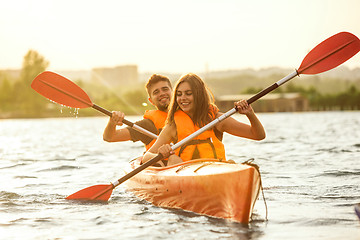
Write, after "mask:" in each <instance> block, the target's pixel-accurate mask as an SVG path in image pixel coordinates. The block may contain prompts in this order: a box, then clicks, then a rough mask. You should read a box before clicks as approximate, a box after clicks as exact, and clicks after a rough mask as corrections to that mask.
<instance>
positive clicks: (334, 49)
mask: <svg viewBox="0 0 360 240" xmlns="http://www.w3.org/2000/svg"><path fill="white" fill-rule="evenodd" d="M359 50H360V40H359V39H358V38H357V37H356V36H354V35H353V34H351V33H348V32H341V33H338V34H336V35H334V36H332V37H330V38H328V39H326V40H325V41H323V42H322V43H320V44H319V45H317V46H316V47H315V48H314V49H312V50H311V51H310V52H309V53H308V54H307V55H306V57H305V58H304V60H303V61H302V63H301V65H300V67H299V69H298V70H296V71H295V72H294V73H292V74H290V75H288V76H287V77H285V78H283V79H281V80H280V81H278V82H276V83H274V84H273V85H271V86H269V87H268V88H266V89H264V90H263V91H261V92H259V93H258V94H256V95H255V96H253V97H252V98H250V99H249V100H247V102H248V103H249V104H251V103H253V102H254V101H256V100H257V99H259V98H261V97H262V96H264V95H266V94H268V93H269V92H271V91H272V90H274V89H275V88H277V87H279V86H280V85H282V84H284V83H285V82H287V81H289V80H290V79H292V78H294V77H295V76H298V75H299V74H317V73H321V72H325V71H328V70H330V69H332V68H335V67H337V66H339V65H340V64H342V63H344V62H345V61H346V60H348V59H350V58H351V57H352V56H354V55H355V54H356V53H358V52H359ZM236 112H237V110H236V109H235V108H233V109H231V110H229V111H228V112H226V113H224V114H223V115H222V116H220V117H219V118H216V119H215V120H213V121H212V122H210V123H208V124H207V125H205V126H204V127H202V128H200V129H199V130H198V131H196V132H194V133H193V134H191V135H189V136H188V137H186V138H185V139H183V140H181V141H180V142H178V143H177V144H175V145H173V146H172V147H171V148H172V150H175V149H177V148H179V147H181V146H182V145H184V144H185V143H187V142H188V141H190V140H191V139H193V138H195V137H197V136H198V135H200V134H201V133H203V132H204V131H207V130H208V129H210V128H212V127H214V126H215V125H216V124H217V123H219V122H221V121H223V120H224V119H226V118H228V117H229V116H231V115H233V114H234V113H236ZM162 158H163V156H162V155H161V154H158V155H157V156H156V157H154V158H153V159H151V160H150V161H148V162H146V163H144V164H143V165H141V166H140V167H138V168H136V169H134V170H133V171H131V172H130V173H128V174H126V175H125V176H123V177H122V178H120V179H118V180H117V181H116V182H114V183H111V184H110V185H95V186H92V187H88V188H85V189H83V190H80V191H78V192H76V193H74V194H72V195H70V196H68V197H67V198H66V199H76V200H96V201H107V200H108V199H109V198H110V196H111V193H112V190H113V189H114V188H115V187H116V186H118V185H119V184H121V183H123V182H125V181H126V180H128V179H129V178H131V177H132V176H134V175H136V174H137V173H139V172H141V171H142V170H143V169H145V168H147V167H149V166H151V165H153V164H154V163H156V162H158V161H159V160H161V159H162Z"/></svg>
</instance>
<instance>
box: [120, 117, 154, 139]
mask: <svg viewBox="0 0 360 240" xmlns="http://www.w3.org/2000/svg"><path fill="white" fill-rule="evenodd" d="M135 124H136V125H138V126H139V127H142V128H144V129H146V130H148V131H150V132H152V133H154V134H157V135H158V134H159V133H158V132H157V129H156V127H155V124H154V123H153V122H152V121H151V120H149V119H142V120H140V121H137V122H135ZM126 129H127V130H128V131H129V135H130V139H131V140H132V141H133V142H136V141H141V142H142V143H144V144H145V145H147V144H149V143H150V142H151V141H152V140H153V138H152V137H149V136H147V135H145V134H143V133H141V132H139V131H137V130H135V129H133V128H131V127H127V128H126Z"/></svg>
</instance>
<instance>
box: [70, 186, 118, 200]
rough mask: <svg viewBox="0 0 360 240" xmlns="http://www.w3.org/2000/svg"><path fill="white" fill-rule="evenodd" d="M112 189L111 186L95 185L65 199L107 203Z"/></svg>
mask: <svg viewBox="0 0 360 240" xmlns="http://www.w3.org/2000/svg"><path fill="white" fill-rule="evenodd" d="M113 189H114V186H113V185H95V186H91V187H87V188H84V189H82V190H80V191H77V192H76V193H73V194H71V195H70V196H68V197H66V198H65V199H67V200H92V201H107V200H109V198H110V196H111V193H112V190H113Z"/></svg>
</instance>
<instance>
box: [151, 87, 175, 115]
mask: <svg viewBox="0 0 360 240" xmlns="http://www.w3.org/2000/svg"><path fill="white" fill-rule="evenodd" d="M171 90H172V89H171V88H170V86H169V84H168V83H167V82H166V81H160V82H157V83H155V84H154V85H152V86H151V88H150V98H149V101H150V102H151V104H152V105H154V106H155V107H157V109H159V110H161V111H164V112H167V107H168V106H169V104H170V98H171Z"/></svg>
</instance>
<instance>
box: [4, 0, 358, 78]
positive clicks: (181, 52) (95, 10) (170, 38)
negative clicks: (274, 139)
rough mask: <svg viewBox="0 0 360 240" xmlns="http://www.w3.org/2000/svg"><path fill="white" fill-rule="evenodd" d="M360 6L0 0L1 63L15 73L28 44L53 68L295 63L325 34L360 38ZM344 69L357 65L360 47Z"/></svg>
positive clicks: (283, 1)
mask: <svg viewBox="0 0 360 240" xmlns="http://www.w3.org/2000/svg"><path fill="white" fill-rule="evenodd" d="M359 9H360V1H359V0H251V1H250V0H246V1H244V0H218V1H215V0H180V1H171V0H151V1H150V0H143V1H141V0H126V1H123V0H101V1H93V0H31V1H28V0H11V1H8V0H0V69H20V68H21V65H22V61H23V57H24V55H25V54H26V53H27V51H28V50H30V49H32V50H36V51H37V52H38V53H39V54H41V55H42V56H44V57H45V59H47V60H48V61H49V62H50V66H49V69H50V70H90V69H91V68H94V67H114V66H118V65H127V64H136V65H138V69H139V71H140V72H153V73H156V72H173V73H188V72H194V73H200V72H204V71H219V70H230V69H243V68H255V69H260V68H267V67H274V66H278V67H286V68H298V67H299V65H300V64H301V61H302V59H303V58H304V57H305V55H306V54H307V53H308V52H309V51H310V50H311V49H312V48H313V47H315V46H316V45H317V44H318V43H320V42H322V41H323V40H325V39H326V38H328V37H330V36H332V35H334V34H336V33H338V32H342V31H348V32H351V33H353V34H354V35H356V36H358V37H360V14H359V13H358V11H359ZM344 65H345V66H348V67H350V68H355V67H360V53H358V54H357V55H356V56H355V57H353V58H352V59H350V60H349V61H348V62H346V63H345V64H344Z"/></svg>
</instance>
